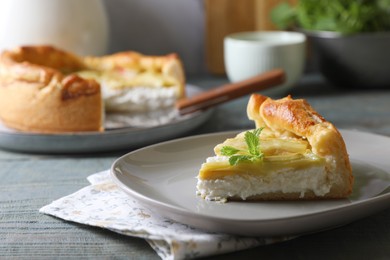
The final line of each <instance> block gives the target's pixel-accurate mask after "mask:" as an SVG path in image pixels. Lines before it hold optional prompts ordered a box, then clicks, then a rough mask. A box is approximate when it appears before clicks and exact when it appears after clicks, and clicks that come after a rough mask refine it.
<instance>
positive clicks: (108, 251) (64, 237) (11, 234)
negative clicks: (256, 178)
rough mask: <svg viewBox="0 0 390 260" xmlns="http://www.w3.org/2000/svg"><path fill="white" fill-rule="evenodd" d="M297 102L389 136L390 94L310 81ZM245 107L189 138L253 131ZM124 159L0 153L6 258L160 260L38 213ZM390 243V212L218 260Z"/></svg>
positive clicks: (144, 247)
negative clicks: (299, 101)
mask: <svg viewBox="0 0 390 260" xmlns="http://www.w3.org/2000/svg"><path fill="white" fill-rule="evenodd" d="M189 82H190V83H192V84H194V85H197V86H201V87H203V88H205V89H207V88H209V87H212V86H216V85H219V84H222V83H226V82H227V80H226V79H225V78H223V77H203V78H197V79H190V80H189ZM291 94H292V95H293V97H294V98H300V97H303V98H306V99H307V100H308V101H309V102H310V103H311V105H312V106H313V107H315V108H316V109H317V110H318V111H319V112H320V113H321V114H322V115H323V116H324V117H325V118H327V119H328V120H329V121H331V122H333V123H334V124H335V125H336V126H337V127H339V128H345V129H358V130H361V131H367V132H374V133H378V134H382V135H387V136H390V89H389V90H370V91H366V90H353V89H338V88H335V87H332V86H330V85H328V84H326V83H324V81H323V80H322V79H321V77H318V76H317V75H314V76H311V75H309V76H305V77H304V78H303V80H302V81H301V82H300V84H299V86H297V87H296V88H295V89H294V90H293V91H291ZM246 102H247V97H244V98H240V99H238V100H235V101H232V102H230V103H228V104H224V105H221V106H220V107H218V109H216V110H215V112H214V114H213V115H212V117H211V118H210V120H209V121H208V122H207V123H206V124H204V125H203V126H201V127H200V128H198V129H196V130H193V131H192V132H190V133H187V135H193V134H201V133H209V132H218V131H225V130H237V129H247V128H252V127H253V125H252V123H251V122H250V121H249V120H247V118H246V111H245V106H246ZM126 152H129V151H117V152H114V153H99V154H80V155H50V154H22V153H15V152H11V151H2V150H0V258H1V259H3V258H5V259H8V258H11V259H21V258H30V259H31V258H34V259H45V258H46V259H47V258H49V259H52V258H77V259H80V258H92V259H96V258H105V259H107V258H110V259H111V258H113V259H159V257H158V256H157V255H156V253H155V252H154V251H153V250H152V249H151V248H150V247H149V245H148V244H147V243H146V242H145V241H144V240H142V239H138V238H132V237H125V236H122V235H118V234H116V233H113V232H110V231H107V230H103V229H99V228H94V227H88V226H84V225H79V224H74V223H69V222H66V221H63V220H60V219H56V218H53V217H50V216H46V215H43V214H40V213H39V212H38V209H39V208H40V207H42V206H44V205H46V204H48V203H50V202H51V201H53V200H55V199H58V198H60V197H62V196H65V195H68V194H70V193H73V192H75V191H77V190H78V189H80V188H82V187H84V186H86V185H88V182H87V180H86V177H87V176H88V175H90V174H92V173H95V172H97V171H101V170H105V169H108V168H109V167H110V165H111V164H112V162H113V161H114V160H115V159H116V158H117V157H119V156H121V155H123V154H124V153H126ZM389 152H390V147H389ZM389 154H390V153H389ZM389 243H390V209H388V210H385V211H383V212H380V213H378V214H376V215H373V216H370V217H367V218H365V219H361V220H359V221H356V222H353V223H351V224H349V225H346V226H342V227H338V228H335V229H332V230H328V231H323V232H320V233H315V234H311V235H305V236H302V237H299V238H297V239H294V240H291V241H289V242H284V243H280V244H275V245H271V246H264V247H258V248H254V249H250V250H246V251H241V252H236V253H231V254H228V255H223V256H216V257H214V259H236V258H245V259H260V258H262V259H368V258H369V259H390V246H389Z"/></svg>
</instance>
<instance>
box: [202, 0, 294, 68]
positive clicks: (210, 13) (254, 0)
mask: <svg viewBox="0 0 390 260" xmlns="http://www.w3.org/2000/svg"><path fill="white" fill-rule="evenodd" d="M282 1H284V0H240V1H238V0H204V3H205V19H206V21H205V24H206V28H205V31H206V32H205V33H206V35H205V41H206V42H205V49H206V64H207V68H208V70H209V72H211V73H213V74H224V73H225V66H224V60H223V39H224V37H225V36H226V35H228V34H231V33H235V32H242V31H254V30H275V29H276V28H275V26H274V25H273V24H272V22H271V20H270V16H269V14H270V11H271V10H272V8H274V7H275V6H276V5H277V4H278V3H280V2H282ZM287 1H288V2H290V3H292V4H294V3H296V2H297V0H287Z"/></svg>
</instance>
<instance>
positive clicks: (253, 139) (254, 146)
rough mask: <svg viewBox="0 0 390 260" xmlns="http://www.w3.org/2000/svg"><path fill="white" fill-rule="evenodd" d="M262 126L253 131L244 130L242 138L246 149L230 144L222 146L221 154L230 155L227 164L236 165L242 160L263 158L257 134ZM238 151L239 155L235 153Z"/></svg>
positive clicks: (258, 134) (252, 160) (251, 160)
mask: <svg viewBox="0 0 390 260" xmlns="http://www.w3.org/2000/svg"><path fill="white" fill-rule="evenodd" d="M262 130H263V128H258V129H255V130H253V131H247V132H245V135H244V139H245V142H246V144H247V146H248V151H242V150H239V149H237V148H235V147H232V146H224V147H222V149H221V154H222V155H225V156H230V158H229V164H230V165H237V164H238V163H240V162H242V161H250V162H255V161H258V160H261V159H262V158H263V153H261V150H260V140H259V136H260V133H261V131H262ZM238 152H241V153H242V154H241V155H237V153H238Z"/></svg>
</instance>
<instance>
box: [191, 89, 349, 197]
mask: <svg viewBox="0 0 390 260" xmlns="http://www.w3.org/2000/svg"><path fill="white" fill-rule="evenodd" d="M247 113H248V117H249V119H251V120H254V121H255V124H256V129H254V130H249V131H245V132H242V133H240V134H238V135H237V136H235V137H233V138H231V139H227V140H226V141H225V142H223V143H222V144H218V145H217V146H216V147H215V149H214V152H215V156H213V157H209V158H207V160H206V162H205V163H203V164H202V166H201V168H200V171H199V174H198V182H197V194H198V195H199V196H201V197H202V198H204V199H206V200H215V201H227V200H300V199H336V198H345V197H347V196H348V195H349V194H351V192H352V185H353V175H352V170H351V166H350V161H349V157H348V154H347V150H346V146H345V143H344V140H343V138H342V136H341V134H340V133H339V131H338V130H337V129H336V128H335V127H334V125H332V124H331V123H330V122H328V121H326V120H325V119H324V118H323V117H322V116H321V115H319V114H318V113H317V112H316V111H315V110H314V109H313V108H312V107H311V106H310V105H309V104H308V103H307V102H306V101H305V100H302V99H298V100H294V99H292V98H291V97H290V96H288V97H285V98H282V99H279V100H272V99H271V98H267V97H265V96H262V95H258V94H253V95H252V96H251V98H250V100H249V102H248V107H247Z"/></svg>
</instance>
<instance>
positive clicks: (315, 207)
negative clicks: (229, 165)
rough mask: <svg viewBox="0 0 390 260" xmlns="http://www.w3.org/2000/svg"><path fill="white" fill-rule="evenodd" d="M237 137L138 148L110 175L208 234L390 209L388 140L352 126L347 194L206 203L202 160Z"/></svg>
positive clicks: (334, 220) (282, 229) (254, 231)
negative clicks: (351, 178) (199, 191)
mask: <svg viewBox="0 0 390 260" xmlns="http://www.w3.org/2000/svg"><path fill="white" fill-rule="evenodd" d="M234 135H235V133H233V132H227V133H217V134H210V135H200V136H194V137H188V138H183V139H178V140H174V141H169V142H164V143H160V144H156V145H152V146H149V147H146V148H143V149H139V150H137V151H134V152H131V153H129V154H127V155H124V156H123V157H121V158H119V159H118V160H116V161H115V163H114V164H113V165H112V168H111V175H112V177H113V180H114V181H115V183H116V184H118V185H119V187H120V188H121V189H123V190H124V191H125V192H126V193H128V194H129V195H131V196H133V197H135V198H137V199H138V200H139V201H140V202H141V203H143V205H144V206H146V207H148V208H150V209H151V210H154V211H156V212H157V213H158V214H160V215H163V216H165V217H167V218H170V219H173V220H176V221H178V222H181V223H184V224H188V225H191V226H193V227H197V228H201V229H204V230H207V231H212V232H224V233H233V234H239V235H251V236H252V235H255V236H281V235H298V234H304V233H309V232H316V231H319V230H322V229H328V228H332V227H335V226H339V225H343V224H346V223H349V222H351V221H354V220H356V219H359V218H362V217H365V216H368V215H370V214H373V213H375V212H378V211H380V210H383V209H385V208H388V207H390V189H389V186H390V161H389V160H388V158H387V157H388V154H389V152H390V138H388V137H384V136H378V135H374V134H370V133H362V132H357V131H349V130H344V131H342V135H343V136H344V139H345V141H346V144H347V148H348V151H349V154H350V157H351V161H352V165H353V172H354V175H355V185H354V191H353V194H352V195H351V196H350V197H349V198H348V199H343V200H326V201H306V202H305V201H290V202H255V203H254V202H228V203H216V202H210V201H204V200H202V199H201V198H199V197H197V196H196V195H195V189H196V188H195V185H196V176H197V174H198V170H199V168H200V165H201V164H202V163H203V162H204V161H205V158H206V157H208V156H211V155H212V154H213V147H214V146H215V145H216V144H217V143H220V142H221V141H223V140H225V139H226V138H228V137H232V136H234ZM124 206H125V205H124Z"/></svg>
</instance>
